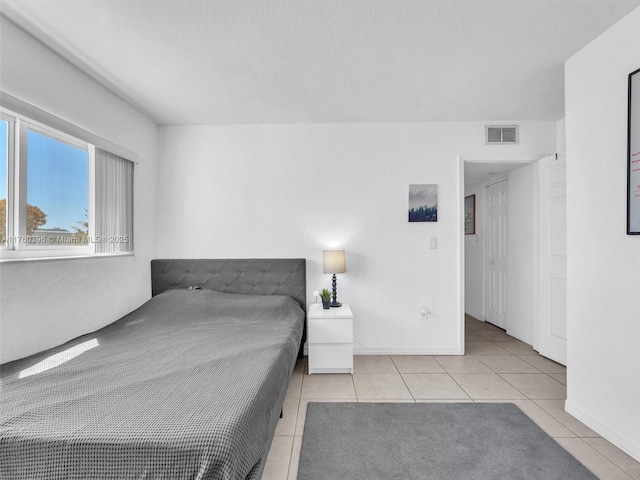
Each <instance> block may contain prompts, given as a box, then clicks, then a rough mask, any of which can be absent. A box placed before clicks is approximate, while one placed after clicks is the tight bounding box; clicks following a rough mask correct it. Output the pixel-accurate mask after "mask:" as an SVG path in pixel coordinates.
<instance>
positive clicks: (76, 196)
mask: <svg viewBox="0 0 640 480" xmlns="http://www.w3.org/2000/svg"><path fill="white" fill-rule="evenodd" d="M0 113H1V115H2V117H1V121H0V183H1V185H0V229H1V230H0V237H1V238H0V240H1V241H0V258H32V257H52V256H55V257H57V256H69V255H91V254H106V253H112V254H113V253H128V252H132V251H133V238H132V236H133V162H131V161H129V160H127V159H125V158H123V157H120V156H118V155H115V154H113V153H110V152H108V151H106V150H103V149H101V148H99V147H96V145H94V144H92V143H89V142H87V141H84V140H81V139H79V138H77V137H75V136H71V135H68V134H67V133H63V132H61V131H58V130H56V129H53V128H51V127H49V126H47V125H44V124H42V123H39V122H36V121H34V120H32V119H30V118H27V117H24V116H22V115H19V114H15V113H13V112H9V111H8V110H4V109H3V110H2V111H1V112H0ZM14 146H15V148H14ZM97 167H99V168H97Z"/></svg>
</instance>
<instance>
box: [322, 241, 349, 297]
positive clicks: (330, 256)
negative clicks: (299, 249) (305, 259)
mask: <svg viewBox="0 0 640 480" xmlns="http://www.w3.org/2000/svg"><path fill="white" fill-rule="evenodd" d="M322 270H323V272H324V273H330V274H332V275H333V278H332V281H331V286H332V288H333V300H332V302H331V303H330V304H329V306H330V307H341V306H342V304H341V303H340V302H338V300H337V297H338V294H337V288H336V273H344V272H346V271H347V267H346V262H345V258H344V250H323V251H322Z"/></svg>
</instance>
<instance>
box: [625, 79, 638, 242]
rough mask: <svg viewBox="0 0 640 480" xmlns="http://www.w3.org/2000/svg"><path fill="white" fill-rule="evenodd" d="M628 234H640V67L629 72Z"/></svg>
mask: <svg viewBox="0 0 640 480" xmlns="http://www.w3.org/2000/svg"><path fill="white" fill-rule="evenodd" d="M627 122H628V123H627V235H640V68H639V69H638V70H636V71H634V72H631V73H630V74H629V111H628V120H627Z"/></svg>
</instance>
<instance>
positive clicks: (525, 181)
mask: <svg viewBox="0 0 640 480" xmlns="http://www.w3.org/2000/svg"><path fill="white" fill-rule="evenodd" d="M537 168H538V166H537V164H531V165H525V166H523V167H520V168H517V169H516V170H512V171H511V172H509V213H508V215H507V221H508V224H509V228H508V231H509V239H508V246H507V252H508V257H509V267H508V268H509V286H508V294H507V333H508V334H509V335H511V336H513V337H516V338H518V339H520V340H522V341H523V342H526V343H528V344H530V345H532V344H533V321H534V318H533V311H534V305H533V302H534V294H535V289H534V273H537V271H538V270H537V265H535V272H534V249H535V248H537V246H538V243H537V241H536V240H535V239H534V225H535V224H536V223H537V214H538V209H537V205H536V203H537V200H538V196H537V189H536V186H537V180H538V177H537V174H536V172H537Z"/></svg>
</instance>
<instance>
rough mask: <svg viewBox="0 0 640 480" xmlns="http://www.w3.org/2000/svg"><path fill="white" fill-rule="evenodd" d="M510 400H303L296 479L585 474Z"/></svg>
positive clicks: (545, 478)
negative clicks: (304, 409)
mask: <svg viewBox="0 0 640 480" xmlns="http://www.w3.org/2000/svg"><path fill="white" fill-rule="evenodd" d="M595 478H597V477H595V476H594V475H593V474H592V473H591V472H589V470H587V469H586V467H584V466H583V465H582V464H581V463H580V462H578V461H577V460H576V459H575V458H574V457H572V456H571V455H570V454H569V453H568V452H567V451H566V450H564V449H563V448H562V447H561V446H560V445H559V444H557V443H556V442H555V441H554V440H553V439H552V438H551V437H549V436H548V435H547V434H546V433H544V432H543V431H542V430H541V429H540V428H539V427H538V426H537V425H536V424H535V423H533V421H531V420H530V419H529V417H527V416H526V415H525V414H524V413H522V411H521V410H520V409H519V408H518V407H517V406H515V405H514V404H512V403H424V404H420V403H418V404H403V403H395V404H392V403H309V406H308V410H307V419H306V422H305V425H304V436H303V438H302V451H301V453H300V466H299V469H298V480H333V479H336V480H338V479H339V480H360V479H362V480H387V479H402V480H414V479H434V480H448V479H451V480H464V479H474V480H484V479H491V480H494V479H504V480H519V479H536V480H550V479H558V480H573V479H575V480H588V479H595Z"/></svg>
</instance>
